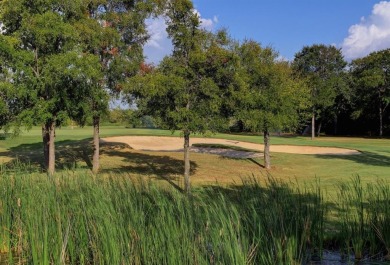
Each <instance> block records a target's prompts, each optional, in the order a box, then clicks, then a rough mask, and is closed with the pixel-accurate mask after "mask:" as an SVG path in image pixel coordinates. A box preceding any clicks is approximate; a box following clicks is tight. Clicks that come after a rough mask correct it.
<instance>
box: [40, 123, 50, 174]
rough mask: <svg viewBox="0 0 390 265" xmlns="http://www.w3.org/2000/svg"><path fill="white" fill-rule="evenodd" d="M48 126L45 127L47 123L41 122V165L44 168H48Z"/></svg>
mask: <svg viewBox="0 0 390 265" xmlns="http://www.w3.org/2000/svg"><path fill="white" fill-rule="evenodd" d="M49 140H50V134H49V128H47V124H46V123H45V124H42V142H43V167H44V169H46V170H47V169H48V168H49Z"/></svg>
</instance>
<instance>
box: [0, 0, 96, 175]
mask: <svg viewBox="0 0 390 265" xmlns="http://www.w3.org/2000/svg"><path fill="white" fill-rule="evenodd" d="M0 4H1V6H0V20H1V21H2V22H3V24H4V29H5V32H4V33H3V35H1V38H2V45H0V49H1V50H0V55H1V59H2V68H3V69H6V71H7V73H8V74H9V75H11V77H9V78H8V82H7V83H8V85H9V86H12V90H13V95H14V96H15V97H16V100H15V101H17V102H18V104H20V105H21V107H20V108H19V110H20V109H21V111H20V112H18V113H17V115H15V117H14V118H13V125H14V126H15V128H16V129H18V128H20V127H21V126H22V125H23V126H26V127H27V128H29V127H31V126H33V125H36V124H41V125H42V139H43V152H44V165H45V167H46V169H47V171H48V173H49V174H50V175H51V174H53V173H54V171H55V145H54V142H55V128H56V126H60V125H61V124H62V123H63V121H64V120H65V119H66V117H68V116H70V113H71V112H70V110H72V109H73V108H74V107H75V104H76V103H77V105H79V104H78V103H79V102H80V101H82V100H83V98H82V97H75V95H83V94H84V93H83V91H86V90H85V89H84V88H88V87H89V85H90V83H93V82H97V81H96V80H95V79H97V78H98V74H97V72H96V71H95V70H96V69H95V68H94V67H95V65H97V61H96V59H97V58H96V57H95V56H91V55H88V54H83V53H81V51H80V49H79V46H78V45H77V44H78V43H79V35H78V32H77V30H76V28H75V23H74V22H75V21H77V19H78V16H80V15H81V14H80V10H82V9H81V6H82V5H81V4H82V2H81V1H76V2H74V1H56V0H42V1H29V0H17V1H11V0H4V1H2V2H1V3H0ZM89 74H91V75H89Z"/></svg>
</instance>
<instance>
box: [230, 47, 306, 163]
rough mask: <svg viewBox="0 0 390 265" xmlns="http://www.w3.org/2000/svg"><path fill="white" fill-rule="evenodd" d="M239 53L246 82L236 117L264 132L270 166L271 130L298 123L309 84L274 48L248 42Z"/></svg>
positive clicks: (247, 125) (265, 158) (266, 154)
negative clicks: (294, 71)
mask: <svg viewBox="0 0 390 265" xmlns="http://www.w3.org/2000/svg"><path fill="white" fill-rule="evenodd" d="M238 53H239V55H240V58H241V67H242V69H241V72H240V74H241V76H243V77H244V80H245V85H244V86H241V91H239V92H238V93H237V94H236V97H237V100H238V104H237V109H236V117H237V118H238V119H239V120H241V121H242V122H243V123H244V126H245V128H246V129H247V130H249V131H251V132H262V133H263V135H264V167H265V168H266V169H270V168H271V159H270V151H269V148H270V132H271V131H272V130H283V129H287V128H293V127H294V126H297V125H298V121H299V110H303V109H304V108H305V107H306V105H307V96H306V95H307V87H306V86H305V84H304V82H302V81H301V80H299V79H297V78H293V74H292V70H291V68H290V66H289V64H288V63H287V62H284V61H278V60H277V56H278V54H277V53H276V52H275V51H274V50H273V49H272V48H269V47H266V48H262V47H261V46H260V44H258V43H257V42H254V41H245V42H244V43H243V44H242V45H241V46H240V47H239V48H238Z"/></svg>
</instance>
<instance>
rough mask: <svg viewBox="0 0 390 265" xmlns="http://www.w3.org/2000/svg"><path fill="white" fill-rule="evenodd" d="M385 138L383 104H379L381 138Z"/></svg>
mask: <svg viewBox="0 0 390 265" xmlns="http://www.w3.org/2000/svg"><path fill="white" fill-rule="evenodd" d="M382 136H383V109H382V103H379V137H381V138H382Z"/></svg>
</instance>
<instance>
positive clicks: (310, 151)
mask: <svg viewBox="0 0 390 265" xmlns="http://www.w3.org/2000/svg"><path fill="white" fill-rule="evenodd" d="M101 141H102V142H112V143H124V144H127V145H129V146H130V147H131V148H133V149H135V150H144V151H182V150H183V144H184V140H183V138H182V137H159V136H119V137H107V138H103V139H101ZM192 144H223V145H230V146H237V147H242V148H246V149H252V150H259V151H261V152H262V151H263V149H264V145H262V144H255V143H248V142H241V141H235V140H225V139H214V138H190V145H192ZM191 151H193V152H199V153H211V154H217V155H222V156H228V157H236V158H240V157H257V156H261V154H259V153H256V152H245V151H235V150H229V149H222V148H199V147H192V148H191ZM270 151H271V152H278V153H289V154H306V155H357V154H360V152H359V151H357V150H352V149H345V148H335V147H317V146H296V145H271V148H270Z"/></svg>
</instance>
